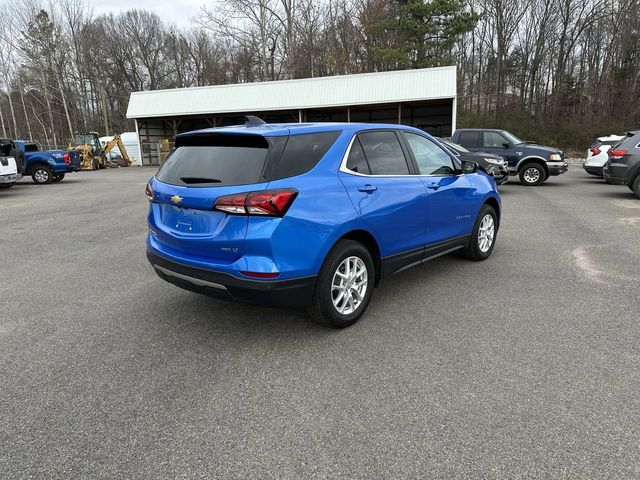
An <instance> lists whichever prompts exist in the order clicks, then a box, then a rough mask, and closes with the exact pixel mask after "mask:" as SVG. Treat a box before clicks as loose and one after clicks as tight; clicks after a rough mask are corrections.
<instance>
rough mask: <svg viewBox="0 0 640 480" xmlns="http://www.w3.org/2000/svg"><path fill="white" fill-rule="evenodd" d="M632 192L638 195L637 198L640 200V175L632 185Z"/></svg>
mask: <svg viewBox="0 0 640 480" xmlns="http://www.w3.org/2000/svg"><path fill="white" fill-rule="evenodd" d="M631 190H633V193H635V194H636V197H638V198H640V175H638V176H637V177H636V179H635V180H634V181H633V183H632V184H631Z"/></svg>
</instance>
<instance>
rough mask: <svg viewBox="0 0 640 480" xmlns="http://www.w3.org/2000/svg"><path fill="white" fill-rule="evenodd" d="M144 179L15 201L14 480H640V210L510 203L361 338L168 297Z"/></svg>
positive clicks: (377, 312)
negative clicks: (148, 246)
mask: <svg viewBox="0 0 640 480" xmlns="http://www.w3.org/2000/svg"><path fill="white" fill-rule="evenodd" d="M153 173H154V170H152V169H148V168H129V169H116V170H106V171H98V172H93V173H91V172H82V173H78V174H74V175H69V176H68V177H67V178H66V179H65V180H64V181H63V182H62V183H60V184H52V185H47V186H35V185H33V184H32V183H31V181H30V180H23V181H22V182H21V183H20V184H18V185H17V186H16V187H14V188H12V189H10V190H0V219H1V224H2V227H1V228H0V245H1V246H2V260H1V261H2V263H1V265H2V266H1V268H0V271H1V272H2V274H1V277H0V278H1V281H0V299H1V302H0V304H1V305H2V307H1V309H0V379H1V382H2V383H1V389H0V472H2V473H1V474H0V476H1V477H2V478H78V477H79V478H109V479H113V478H145V479H148V478H225V479H226V478H243V479H245V478H246V479H250V478H251V479H253V478H255V479H258V478H283V479H302V478H305V479H306V478H344V479H358V478H363V479H364V478H367V479H368V478H372V479H380V478H388V479H400V478H509V479H512V478H525V477H526V478H580V479H584V478H593V479H602V478H638V477H639V476H640V450H639V446H638V445H639V442H640V395H639V394H638V392H640V347H639V345H640V322H639V320H640V278H639V275H638V271H639V269H640V268H639V267H640V241H639V239H640V201H639V200H637V199H636V198H635V197H634V196H633V194H632V192H631V191H630V190H629V189H627V188H626V187H617V186H609V185H605V184H604V183H603V182H602V181H601V180H598V179H596V178H589V177H588V176H587V175H586V174H585V173H584V172H583V171H582V170H581V169H580V168H579V167H577V166H573V167H572V170H570V171H569V173H567V174H565V175H563V176H561V177H556V178H552V179H551V180H550V181H549V182H548V183H546V184H544V185H543V186H541V187H537V188H527V187H523V186H521V185H520V184H518V183H517V182H516V181H515V179H512V180H511V183H508V184H506V185H505V186H503V187H501V192H502V196H503V204H504V214H503V221H502V228H501V231H500V233H499V236H498V242H497V245H496V249H495V251H494V254H493V256H492V257H491V258H490V259H489V260H488V261H486V262H480V263H473V262H468V261H465V260H464V259H462V258H460V257H457V256H447V257H443V258H440V259H438V260H435V261H433V262H431V263H429V264H426V265H424V266H421V267H417V268H414V269H411V270H408V271H406V272H403V273H402V274H400V275H398V276H395V277H392V278H390V279H388V280H385V281H384V282H383V283H382V285H381V287H380V288H379V289H377V291H376V292H375V296H374V299H373V301H372V304H371V306H370V308H369V311H368V312H367V314H366V316H365V317H364V318H363V319H362V320H361V321H360V322H359V323H357V324H356V325H355V326H353V327H352V328H349V329H346V330H342V331H334V330H328V329H323V328H320V327H318V326H316V325H315V324H313V323H312V322H311V321H310V320H308V319H307V318H306V316H305V313H304V311H298V310H279V309H272V308H261V307H257V306H249V305H239V304H233V303H225V302H222V301H217V300H214V299H209V298H206V297H202V296H198V295H196V294H193V293H189V292H187V291H183V290H180V289H178V288H176V287H174V286H172V285H170V284H167V283H165V282H163V281H162V280H160V279H159V278H158V277H157V276H156V275H155V274H154V273H153V271H152V269H151V267H150V266H149V265H148V264H147V261H146V258H145V247H144V236H145V231H146V228H145V227H146V226H145V215H146V210H147V208H148V205H147V204H148V202H147V200H146V198H145V196H144V185H145V183H146V180H147V179H148V178H149V177H150V176H151V175H152V174H153Z"/></svg>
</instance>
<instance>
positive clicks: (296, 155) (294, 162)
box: [272, 132, 341, 180]
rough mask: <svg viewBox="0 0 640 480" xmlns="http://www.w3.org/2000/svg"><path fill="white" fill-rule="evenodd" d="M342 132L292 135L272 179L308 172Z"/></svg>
mask: <svg viewBox="0 0 640 480" xmlns="http://www.w3.org/2000/svg"><path fill="white" fill-rule="evenodd" d="M340 133H341V132H321V133H305V134H302V135H291V136H290V137H289V140H288V141H287V145H286V146H285V147H284V152H282V157H280V162H279V163H278V168H277V169H276V172H275V174H274V175H273V178H272V180H279V179H281V178H288V177H295V176H296V175H302V174H303V173H307V172H308V171H309V170H311V169H312V168H313V167H315V166H316V165H317V164H318V162H319V161H320V160H321V159H322V157H324V155H325V154H326V153H327V150H329V148H331V145H333V142H335V141H336V138H338V137H339V136H340Z"/></svg>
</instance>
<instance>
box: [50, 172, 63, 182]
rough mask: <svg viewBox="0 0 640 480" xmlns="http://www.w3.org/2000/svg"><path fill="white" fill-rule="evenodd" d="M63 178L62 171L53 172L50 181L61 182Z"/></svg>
mask: <svg viewBox="0 0 640 480" xmlns="http://www.w3.org/2000/svg"><path fill="white" fill-rule="evenodd" d="M63 178H64V173H54V174H53V178H52V181H53V182H61V181H62V179H63Z"/></svg>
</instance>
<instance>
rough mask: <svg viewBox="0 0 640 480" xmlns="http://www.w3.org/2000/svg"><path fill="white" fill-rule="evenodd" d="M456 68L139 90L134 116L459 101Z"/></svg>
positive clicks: (131, 109)
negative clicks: (452, 99)
mask: <svg viewBox="0 0 640 480" xmlns="http://www.w3.org/2000/svg"><path fill="white" fill-rule="evenodd" d="M455 96H456V67H455V66H451V67H437V68H423V69H419V70H402V71H394V72H380V73H363V74H357V75H342V76H336V77H316V78H307V79H297V80H284V81H275V82H260V83H239V84H233V85H216V86H210V87H192V88H176V89H171V90H152V91H144V92H133V93H132V94H131V97H130V98H129V108H128V109H127V117H128V118H149V117H175V116H183V115H201V114H216V113H234V112H238V113H240V112H266V111H273V110H297V109H308V108H320V107H339V106H348V105H368V104H375V103H396V102H409V101H416V100H431V99H434V100H435V99H440V98H455Z"/></svg>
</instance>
